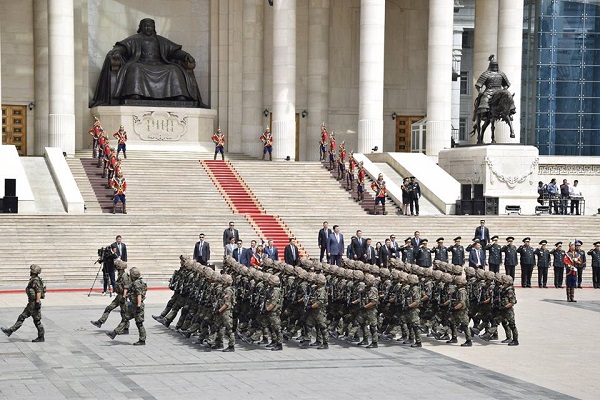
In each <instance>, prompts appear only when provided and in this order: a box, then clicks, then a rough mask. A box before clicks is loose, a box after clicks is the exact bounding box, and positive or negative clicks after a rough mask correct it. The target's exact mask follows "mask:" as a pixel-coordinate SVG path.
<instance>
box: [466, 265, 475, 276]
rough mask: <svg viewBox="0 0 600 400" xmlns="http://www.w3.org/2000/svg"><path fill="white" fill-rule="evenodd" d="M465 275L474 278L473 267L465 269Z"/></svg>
mask: <svg viewBox="0 0 600 400" xmlns="http://www.w3.org/2000/svg"><path fill="white" fill-rule="evenodd" d="M465 275H467V276H475V275H476V272H475V268H473V267H465Z"/></svg>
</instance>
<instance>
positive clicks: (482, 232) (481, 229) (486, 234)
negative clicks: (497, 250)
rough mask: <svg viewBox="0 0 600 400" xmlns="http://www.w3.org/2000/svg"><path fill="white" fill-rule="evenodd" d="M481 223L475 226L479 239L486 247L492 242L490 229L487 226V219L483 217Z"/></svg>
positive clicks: (483, 246)
mask: <svg viewBox="0 0 600 400" xmlns="http://www.w3.org/2000/svg"><path fill="white" fill-rule="evenodd" d="M479 223H480V225H479V226H478V227H477V228H475V237H476V238H477V239H479V243H481V247H482V248H484V249H485V248H486V246H487V244H488V243H489V242H490V230H489V229H488V228H487V226H485V220H484V219H482V220H481V221H479Z"/></svg>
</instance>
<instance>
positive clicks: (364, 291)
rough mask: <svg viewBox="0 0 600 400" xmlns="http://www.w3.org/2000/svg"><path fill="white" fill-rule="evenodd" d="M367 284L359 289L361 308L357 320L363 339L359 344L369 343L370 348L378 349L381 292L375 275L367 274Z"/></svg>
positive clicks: (365, 281)
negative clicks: (378, 309)
mask: <svg viewBox="0 0 600 400" xmlns="http://www.w3.org/2000/svg"><path fill="white" fill-rule="evenodd" d="M364 283H365V286H364V287H362V288H361V289H359V292H360V298H359V303H358V304H359V306H360V307H359V310H358V316H357V318H356V321H357V322H358V325H359V326H360V329H361V330H362V341H360V342H358V345H359V346H361V345H367V348H368V349H376V348H377V347H378V342H379V332H378V330H377V325H378V321H377V305H378V304H379V292H378V291H377V284H376V280H375V277H374V276H373V275H371V274H365V278H364ZM369 333H370V334H371V344H369Z"/></svg>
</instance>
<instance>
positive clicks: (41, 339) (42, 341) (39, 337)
mask: <svg viewBox="0 0 600 400" xmlns="http://www.w3.org/2000/svg"><path fill="white" fill-rule="evenodd" d="M45 341H46V339H44V337H43V336H38V337H36V338H35V339H33V340H32V341H31V342H32V343H44V342H45ZM517 344H518V343H517Z"/></svg>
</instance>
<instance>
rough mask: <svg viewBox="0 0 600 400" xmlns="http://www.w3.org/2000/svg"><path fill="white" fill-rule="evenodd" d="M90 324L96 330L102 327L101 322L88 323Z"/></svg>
mask: <svg viewBox="0 0 600 400" xmlns="http://www.w3.org/2000/svg"><path fill="white" fill-rule="evenodd" d="M90 324H92V325H94V326H95V327H96V328H100V327H102V322H100V321H90Z"/></svg>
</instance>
